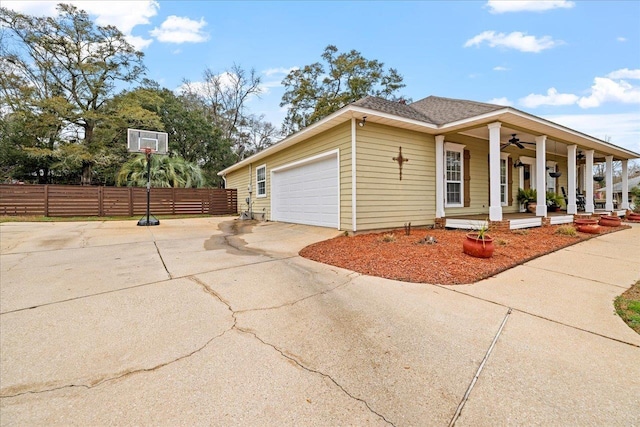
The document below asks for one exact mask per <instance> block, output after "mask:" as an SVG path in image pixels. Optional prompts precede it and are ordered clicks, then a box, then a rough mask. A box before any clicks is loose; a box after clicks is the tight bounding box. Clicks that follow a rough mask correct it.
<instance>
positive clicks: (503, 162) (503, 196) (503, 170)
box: [500, 153, 509, 206]
mask: <svg viewBox="0 0 640 427" xmlns="http://www.w3.org/2000/svg"><path fill="white" fill-rule="evenodd" d="M508 164H509V154H507V153H500V204H501V205H502V206H507V205H508V204H509V199H508V197H509V191H508V188H507V186H508V185H509V184H508V181H509V167H508Z"/></svg>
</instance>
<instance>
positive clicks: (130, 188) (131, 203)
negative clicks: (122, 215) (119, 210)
mask: <svg viewBox="0 0 640 427" xmlns="http://www.w3.org/2000/svg"><path fill="white" fill-rule="evenodd" d="M129 216H133V187H129Z"/></svg>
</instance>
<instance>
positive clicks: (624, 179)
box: [620, 160, 629, 210]
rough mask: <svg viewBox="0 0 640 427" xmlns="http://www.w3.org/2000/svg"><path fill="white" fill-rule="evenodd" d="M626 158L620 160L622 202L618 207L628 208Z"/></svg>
mask: <svg viewBox="0 0 640 427" xmlns="http://www.w3.org/2000/svg"><path fill="white" fill-rule="evenodd" d="M628 163H629V161H628V160H623V161H622V200H621V201H622V204H621V205H620V209H625V210H626V209H629V169H628Z"/></svg>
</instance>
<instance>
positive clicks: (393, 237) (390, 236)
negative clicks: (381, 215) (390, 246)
mask: <svg viewBox="0 0 640 427" xmlns="http://www.w3.org/2000/svg"><path fill="white" fill-rule="evenodd" d="M380 240H381V241H383V242H385V243H391V242H395V241H396V235H395V234H393V233H385V234H383V235H382V237H381V238H380Z"/></svg>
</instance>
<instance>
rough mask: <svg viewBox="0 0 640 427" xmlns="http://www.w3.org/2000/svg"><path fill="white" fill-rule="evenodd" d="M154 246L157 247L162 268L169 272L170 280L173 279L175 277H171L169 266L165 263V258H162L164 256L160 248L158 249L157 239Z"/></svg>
mask: <svg viewBox="0 0 640 427" xmlns="http://www.w3.org/2000/svg"><path fill="white" fill-rule="evenodd" d="M153 246H155V247H156V252H157V253H158V256H159V257H160V262H162V266H163V267H164V271H166V272H167V275H168V276H169V279H173V276H172V275H171V273H170V272H169V269H168V268H167V264H165V262H164V258H162V254H161V253H160V248H159V247H158V243H157V242H156V241H155V239H154V240H153Z"/></svg>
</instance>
